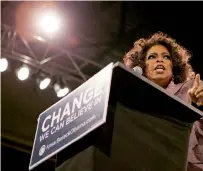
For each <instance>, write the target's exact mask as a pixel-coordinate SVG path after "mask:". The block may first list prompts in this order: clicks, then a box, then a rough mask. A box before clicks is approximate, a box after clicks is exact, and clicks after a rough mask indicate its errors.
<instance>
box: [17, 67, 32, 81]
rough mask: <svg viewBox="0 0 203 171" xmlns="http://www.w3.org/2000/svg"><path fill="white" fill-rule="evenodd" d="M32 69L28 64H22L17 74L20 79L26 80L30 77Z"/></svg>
mask: <svg viewBox="0 0 203 171" xmlns="http://www.w3.org/2000/svg"><path fill="white" fill-rule="evenodd" d="M29 74H30V70H29V68H28V67H27V66H22V67H21V68H20V69H19V70H18V71H17V76H18V79H19V80H21V81H24V80H26V79H27V78H28V77H29Z"/></svg>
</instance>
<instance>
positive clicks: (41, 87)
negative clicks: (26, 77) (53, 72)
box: [39, 77, 51, 90]
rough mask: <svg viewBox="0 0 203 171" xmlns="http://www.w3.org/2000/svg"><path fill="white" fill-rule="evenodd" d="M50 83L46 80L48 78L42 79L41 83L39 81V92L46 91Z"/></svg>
mask: <svg viewBox="0 0 203 171" xmlns="http://www.w3.org/2000/svg"><path fill="white" fill-rule="evenodd" d="M50 83H51V79H50V78H48V77H47V78H44V79H43V80H42V81H40V83H39V88H40V89H41V90H44V89H46V88H47V87H48V86H49V84H50Z"/></svg>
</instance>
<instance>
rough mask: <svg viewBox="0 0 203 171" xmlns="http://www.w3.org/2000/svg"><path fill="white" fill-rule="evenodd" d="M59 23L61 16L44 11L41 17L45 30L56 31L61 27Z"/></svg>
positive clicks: (41, 24) (42, 26)
mask: <svg viewBox="0 0 203 171" xmlns="http://www.w3.org/2000/svg"><path fill="white" fill-rule="evenodd" d="M59 25H60V21H59V18H58V16H57V15H56V14H54V13H48V12H44V14H43V15H42V16H41V18H40V26H41V28H42V29H43V30H44V31H45V32H48V33H53V32H56V31H57V30H58V29H59Z"/></svg>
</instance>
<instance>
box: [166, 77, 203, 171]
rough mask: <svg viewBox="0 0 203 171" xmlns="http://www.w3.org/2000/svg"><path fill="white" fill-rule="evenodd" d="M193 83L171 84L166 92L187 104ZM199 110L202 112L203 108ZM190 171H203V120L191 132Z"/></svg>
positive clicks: (191, 81)
mask: <svg viewBox="0 0 203 171" xmlns="http://www.w3.org/2000/svg"><path fill="white" fill-rule="evenodd" d="M193 83H194V80H190V81H186V82H184V83H180V84H173V82H171V83H170V84H169V86H168V87H167V89H166V91H167V92H169V93H171V94H173V95H175V96H177V97H179V98H180V99H182V100H183V101H185V102H186V103H190V101H189V96H188V93H187V92H188V90H189V89H190V88H192V86H193ZM199 109H200V110H202V109H203V107H200V108H199ZM202 111H203V110H202ZM202 113H203V112H202ZM188 171H203V118H202V119H200V120H198V121H195V122H194V124H193V127H192V130H191V134H190V141H189V150H188Z"/></svg>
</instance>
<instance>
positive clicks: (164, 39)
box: [123, 32, 194, 84]
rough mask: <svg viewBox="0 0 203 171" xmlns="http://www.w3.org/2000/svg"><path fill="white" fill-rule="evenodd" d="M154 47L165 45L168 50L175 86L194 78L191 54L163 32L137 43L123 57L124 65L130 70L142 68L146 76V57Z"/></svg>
mask: <svg viewBox="0 0 203 171" xmlns="http://www.w3.org/2000/svg"><path fill="white" fill-rule="evenodd" d="M154 45H163V46H165V47H166V48H167V49H168V51H169V53H170V55H171V60H172V64H173V82H174V83H175V84H178V83H182V82H185V81H186V80H190V79H192V78H194V72H193V70H192V67H191V65H190V64H189V59H190V58H191V56H192V54H191V52H189V51H188V50H187V49H185V48H184V47H183V46H181V45H180V44H178V43H177V42H176V40H175V39H172V38H171V37H169V36H168V35H167V34H164V33H163V32H157V33H154V34H153V35H152V36H150V37H149V38H146V39H144V38H141V39H139V40H137V41H135V43H134V46H133V48H132V49H131V50H130V51H129V52H128V53H126V54H125V56H124V57H123V60H124V64H125V65H126V66H127V67H130V68H134V67H135V66H140V67H141V68H142V69H143V71H144V72H143V75H145V62H144V60H145V56H146V53H147V51H148V50H149V49H150V48H151V47H152V46H154Z"/></svg>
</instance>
